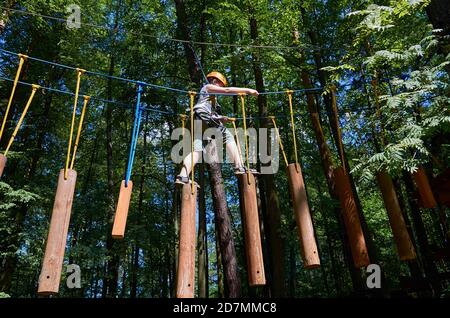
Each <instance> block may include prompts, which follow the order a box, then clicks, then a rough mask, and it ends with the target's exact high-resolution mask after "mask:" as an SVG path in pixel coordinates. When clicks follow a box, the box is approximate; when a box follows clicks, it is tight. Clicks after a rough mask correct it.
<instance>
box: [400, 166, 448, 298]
mask: <svg viewBox="0 0 450 318" xmlns="http://www.w3.org/2000/svg"><path fill="white" fill-rule="evenodd" d="M403 181H404V183H405V186H406V191H407V195H408V202H409V208H410V211H411V218H412V221H413V224H414V230H415V232H416V235H417V242H418V244H419V251H420V254H421V256H422V260H423V266H424V271H425V275H426V277H427V278H428V280H429V283H430V287H431V291H432V293H433V294H434V296H435V297H438V296H439V295H440V292H441V285H440V282H439V272H438V269H437V267H436V264H435V263H434V261H433V254H432V252H431V249H430V245H429V243H428V237H427V233H426V229H425V224H424V223H423V220H422V216H421V213H420V209H419V207H418V202H417V199H415V198H414V186H413V182H412V179H411V176H410V175H409V174H408V173H407V172H406V171H404V172H403Z"/></svg>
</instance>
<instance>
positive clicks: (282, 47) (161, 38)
mask: <svg viewBox="0 0 450 318" xmlns="http://www.w3.org/2000/svg"><path fill="white" fill-rule="evenodd" d="M0 9H3V10H9V11H10V12H13V13H19V14H23V15H32V16H37V17H40V18H44V19H48V20H54V21H58V22H62V23H66V22H67V19H63V18H58V17H55V16H50V15H45V14H40V13H37V12H32V11H26V10H19V9H12V8H10V7H3V6H0ZM80 26H88V27H92V28H98V29H102V30H106V31H110V32H115V30H114V29H113V28H111V27H107V26H102V25H98V24H93V23H86V22H82V23H80ZM127 33H128V34H131V35H136V36H144V37H149V38H152V39H156V40H159V41H171V42H177V43H187V44H196V45H203V46H217V47H236V48H246V49H270V50H299V49H303V50H305V49H309V50H311V51H319V50H325V49H327V48H324V47H320V46H317V45H312V44H307V45H305V44H303V45H301V46H298V45H297V46H286V45H252V44H236V43H217V42H205V41H188V40H182V39H177V38H171V37H164V36H157V35H152V34H145V33H140V32H133V31H127Z"/></svg>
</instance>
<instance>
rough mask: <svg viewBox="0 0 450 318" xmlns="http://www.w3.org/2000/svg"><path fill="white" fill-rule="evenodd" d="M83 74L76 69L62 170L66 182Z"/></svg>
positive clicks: (82, 71)
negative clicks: (68, 134) (67, 143)
mask: <svg viewBox="0 0 450 318" xmlns="http://www.w3.org/2000/svg"><path fill="white" fill-rule="evenodd" d="M84 72H85V70H82V69H79V68H77V86H76V89H75V100H74V102H73V112H72V123H71V125H70V136H69V147H68V148H67V159H66V166H65V168H64V180H67V170H68V169H69V162H70V152H71V149H72V139H73V129H74V126H75V115H76V112H77V104H78V94H79V92H80V81H81V75H82V74H83V73H84Z"/></svg>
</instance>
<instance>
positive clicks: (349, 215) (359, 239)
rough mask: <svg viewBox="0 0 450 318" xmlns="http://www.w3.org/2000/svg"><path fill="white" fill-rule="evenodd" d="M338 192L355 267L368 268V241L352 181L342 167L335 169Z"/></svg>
mask: <svg viewBox="0 0 450 318" xmlns="http://www.w3.org/2000/svg"><path fill="white" fill-rule="evenodd" d="M334 177H335V179H336V191H337V194H338V197H339V201H340V204H341V209H342V214H343V219H344V225H345V229H346V230H347V236H348V240H349V243H350V249H351V251H352V256H353V262H354V264H355V267H357V268H361V267H366V266H367V265H369V264H370V261H369V254H368V252H367V246H366V240H365V239H364V234H363V231H362V227H361V220H360V219H359V215H358V210H357V207H356V202H355V198H354V197H353V192H352V188H351V185H350V180H349V177H348V175H347V173H346V172H345V170H344V169H343V168H342V167H337V168H336V169H334Z"/></svg>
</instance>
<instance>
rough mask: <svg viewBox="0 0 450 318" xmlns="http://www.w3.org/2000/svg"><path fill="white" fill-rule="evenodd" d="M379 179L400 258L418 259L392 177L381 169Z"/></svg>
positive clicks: (404, 259)
mask: <svg viewBox="0 0 450 318" xmlns="http://www.w3.org/2000/svg"><path fill="white" fill-rule="evenodd" d="M377 181H378V185H379V186H380V190H381V195H382V196H383V201H384V205H385V207H386V211H387V213H388V217H389V223H390V225H391V228H392V234H393V236H394V240H395V243H396V245H397V252H398V255H399V258H400V260H402V261H410V260H413V259H416V257H417V256H416V251H415V249H414V245H413V243H412V241H411V237H410V236H409V233H408V229H407V228H406V223H405V220H404V218H403V213H402V210H401V208H400V204H399V202H398V198H397V193H396V192H395V188H394V184H393V183H392V179H391V177H390V176H389V174H388V173H387V172H386V171H380V172H378V173H377Z"/></svg>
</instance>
